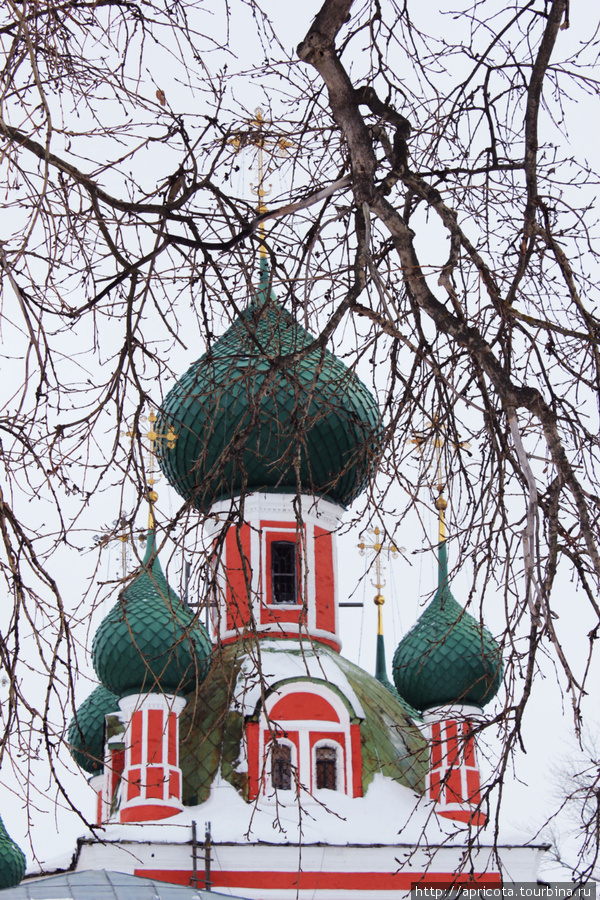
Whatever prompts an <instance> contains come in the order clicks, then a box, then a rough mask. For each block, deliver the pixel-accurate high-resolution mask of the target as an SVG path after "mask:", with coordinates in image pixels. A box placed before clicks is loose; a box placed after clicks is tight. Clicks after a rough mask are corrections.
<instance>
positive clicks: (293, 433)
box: [157, 261, 381, 510]
mask: <svg viewBox="0 0 600 900" xmlns="http://www.w3.org/2000/svg"><path fill="white" fill-rule="evenodd" d="M313 340H314V338H313V337H312V336H311V335H310V334H309V333H308V332H306V331H305V330H304V329H303V328H301V327H300V326H299V325H298V324H297V322H296V321H295V319H294V318H293V316H291V315H290V314H289V313H288V312H287V311H286V310H284V309H283V307H282V306H281V305H280V304H279V303H278V302H277V300H276V298H275V296H274V295H273V293H272V292H271V291H270V290H269V272H268V267H267V263H266V261H263V262H262V264H261V282H260V285H259V289H258V291H257V294H256V297H255V298H254V300H253V302H252V303H250V305H249V306H248V308H247V309H246V310H245V311H244V312H243V313H242V315H241V316H240V318H238V319H237V320H236V321H235V322H234V323H233V325H231V327H230V328H229V329H228V331H226V332H225V334H224V335H223V336H222V337H221V338H220V339H219V340H218V341H216V343H215V344H214V346H213V347H212V348H211V350H210V351H209V352H208V353H206V354H205V355H204V356H202V357H201V358H200V359H199V360H197V361H196V362H195V363H194V364H193V365H192V366H191V367H190V368H189V369H188V371H187V372H186V373H185V375H183V377H182V378H181V379H180V380H179V381H178V382H177V383H176V384H175V386H174V387H173V388H172V389H171V391H170V392H169V394H168V395H167V397H166V398H165V401H164V404H163V406H162V410H161V411H160V412H159V422H158V425H157V427H158V428H162V429H163V430H164V429H165V428H166V427H168V426H172V427H173V428H174V429H175V431H176V433H177V435H178V440H177V443H176V445H175V447H174V448H173V449H170V450H167V449H166V448H160V447H159V448H157V453H158V459H159V464H160V466H161V469H162V470H163V472H164V473H165V475H166V477H167V479H168V480H169V482H170V484H171V485H172V486H173V487H174V488H175V489H176V490H177V491H178V492H179V494H181V496H182V497H184V498H185V499H187V500H190V501H191V502H192V503H193V504H194V506H195V507H196V508H197V509H199V510H207V509H209V508H210V506H211V505H212V503H214V502H215V501H217V500H220V499H229V498H231V497H233V496H235V495H237V494H239V493H241V491H242V490H245V491H246V492H251V491H269V492H270V491H276V492H291V493H295V492H296V491H298V490H300V491H301V492H304V493H311V494H317V495H322V496H326V497H327V498H328V499H330V500H333V501H334V502H337V503H340V504H341V505H342V506H347V505H348V504H349V503H351V502H352V500H353V499H354V498H355V497H356V496H358V494H359V493H360V492H361V491H362V490H363V489H364V487H365V485H366V483H367V481H368V479H369V476H370V474H371V473H372V471H373V468H374V466H375V464H376V461H377V452H378V444H379V438H380V434H381V418H380V414H379V410H378V408H377V404H376V402H375V399H374V397H373V396H372V395H371V393H370V391H369V390H368V389H367V388H366V387H365V385H364V384H363V383H362V382H361V381H360V380H359V379H358V378H357V376H356V375H355V374H354V373H353V372H351V371H350V370H349V369H348V368H347V367H346V366H345V365H344V364H343V363H342V362H341V361H340V360H338V359H337V358H336V357H335V356H334V355H333V354H332V353H330V351H329V350H326V349H321V348H317V349H314V350H312V351H311V352H310V353H309V354H308V355H305V356H301V357H300V358H298V359H293V360H292V361H291V362H289V363H281V362H280V358H281V357H286V356H291V355H293V354H295V353H298V352H299V351H301V350H303V349H304V348H305V347H308V346H309V345H310V344H311V343H312V342H313Z"/></svg>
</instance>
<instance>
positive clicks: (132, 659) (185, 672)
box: [92, 532, 212, 697]
mask: <svg viewBox="0 0 600 900" xmlns="http://www.w3.org/2000/svg"><path fill="white" fill-rule="evenodd" d="M153 557H154V561H153V562H151V560H152V558H153ZM211 651H212V645H211V642H210V638H209V637H208V634H207V633H206V630H205V628H204V627H203V626H202V625H200V624H199V623H198V622H197V620H196V618H195V616H194V614H193V612H192V610H191V609H189V607H187V606H185V605H184V604H183V603H182V602H181V600H180V599H179V597H178V596H177V595H176V594H175V592H174V591H173V590H172V589H171V588H170V587H169V585H168V584H167V580H166V578H165V576H164V574H163V571H162V568H161V565H160V562H159V561H158V557H157V556H156V545H155V538H154V533H153V532H150V533H149V535H148V546H147V550H146V555H145V557H144V561H143V563H142V565H141V567H140V569H139V571H138V574H137V575H136V577H135V578H134V579H133V581H132V582H131V584H130V585H129V586H128V587H127V588H125V590H124V591H123V592H122V594H121V595H120V597H119V600H118V602H117V603H116V605H115V606H114V607H113V608H112V609H111V610H110V612H109V613H108V615H107V616H106V617H105V619H104V620H103V621H102V622H101V624H100V627H99V628H98V631H97V632H96V635H95V637H94V642H93V645H92V661H93V663H94V668H95V670H96V674H97V675H98V678H99V679H100V681H101V682H102V684H103V685H104V686H105V687H106V688H107V689H108V690H109V691H111V692H112V693H113V694H116V695H117V696H118V697H125V696H127V695H129V694H138V693H139V694H141V693H147V692H154V693H167V694H185V693H189V692H190V691H192V690H194V689H195V687H196V685H197V684H198V683H199V682H200V681H202V679H203V678H204V676H205V674H206V670H207V668H208V661H209V658H210V655H211Z"/></svg>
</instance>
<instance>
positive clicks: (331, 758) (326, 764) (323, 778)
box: [315, 746, 337, 791]
mask: <svg viewBox="0 0 600 900" xmlns="http://www.w3.org/2000/svg"><path fill="white" fill-rule="evenodd" d="M315 763H316V769H317V790H322V789H323V788H327V789H328V790H330V791H335V790H337V750H336V748H335V747H331V746H322V747H317V750H316V753H315Z"/></svg>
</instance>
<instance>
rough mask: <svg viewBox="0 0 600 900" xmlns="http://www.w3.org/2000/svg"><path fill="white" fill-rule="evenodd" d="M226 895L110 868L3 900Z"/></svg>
mask: <svg viewBox="0 0 600 900" xmlns="http://www.w3.org/2000/svg"><path fill="white" fill-rule="evenodd" d="M224 896H225V894H218V893H215V892H214V891H211V892H207V891H201V890H199V889H198V888H192V887H181V886H180V885H176V884H166V883H165V882H162V881H154V880H153V879H152V878H144V877H141V878H140V877H139V876H137V875H123V874H122V873H121V872H109V871H107V870H106V869H98V870H96V871H93V872H92V871H85V872H64V873H62V874H60V875H52V876H50V877H49V878H42V879H39V880H37V879H36V880H35V881H29V882H25V883H24V884H20V885H19V886H18V887H15V888H7V889H5V890H3V891H2V900H204V898H206V900H210V898H215V900H216V898H218V897H224ZM227 896H228V897H230V898H231V897H232V895H231V894H228V895H227ZM233 900H236V898H235V897H234V898H233ZM237 900H244V898H242V897H238V898H237Z"/></svg>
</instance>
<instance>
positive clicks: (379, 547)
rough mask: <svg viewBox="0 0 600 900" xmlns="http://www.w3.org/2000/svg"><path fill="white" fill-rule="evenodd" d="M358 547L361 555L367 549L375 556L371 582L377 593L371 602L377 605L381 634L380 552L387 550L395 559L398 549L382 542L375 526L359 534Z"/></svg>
mask: <svg viewBox="0 0 600 900" xmlns="http://www.w3.org/2000/svg"><path fill="white" fill-rule="evenodd" d="M368 535H369V536H371V541H370V543H368V542H367V536H368ZM358 549H359V552H360V555H361V556H365V554H366V553H367V551H371V552H372V553H374V554H375V558H374V560H373V563H372V565H374V566H375V581H373V579H372V578H371V584H372V585H373V587H374V588H375V589H376V590H377V594H376V595H375V598H374V600H373V603H374V604H375V605H376V607H377V634H383V619H382V612H381V607H382V606H383V604H384V603H385V598H384V596H383V594H382V593H381V590H382V588H384V587H385V584H386V583H385V581H384V580H383V571H384V568H385V563H384V562H383V560H382V559H381V554H382V553H385V552H387V554H388V558H389V557H390V556H391V557H392V558H393V559H396V557H397V556H398V553H399V552H400V551H399V550H398V548H397V547H396V545H395V544H391V543H390V544H386V543H385V542H384V535H383V532H382V531H381V529H380V528H378V527H377V526H375V528H372V529H369V530H368V531H365V532H363V534H361V536H360V543H359V545H358Z"/></svg>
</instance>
